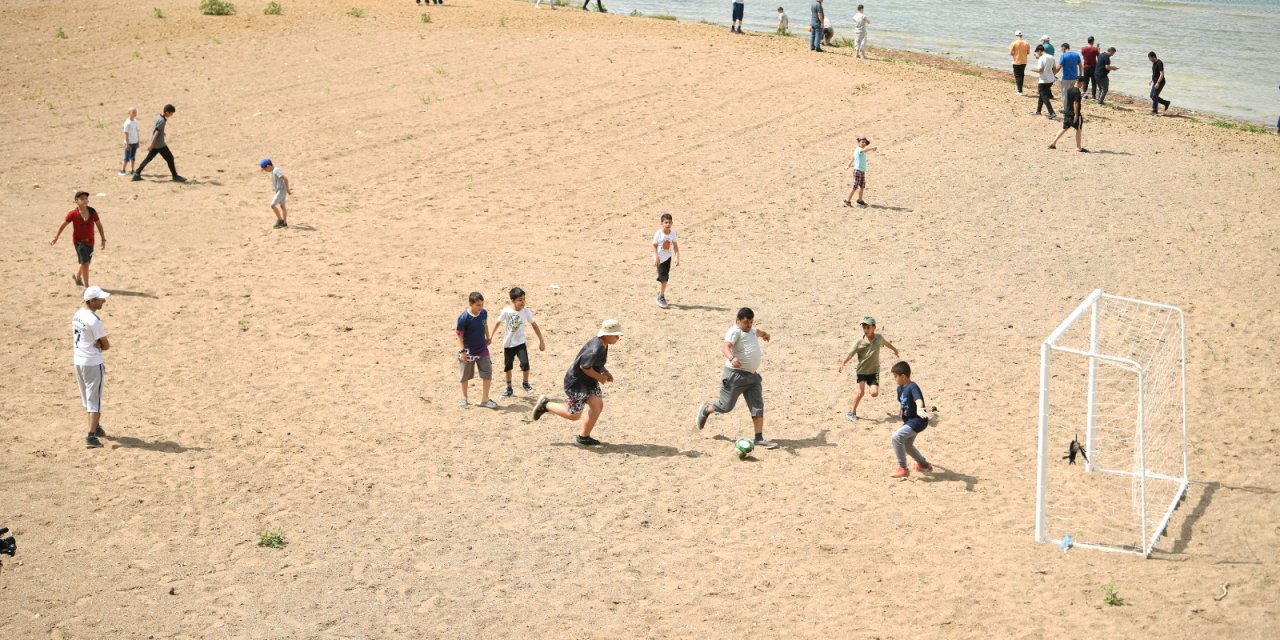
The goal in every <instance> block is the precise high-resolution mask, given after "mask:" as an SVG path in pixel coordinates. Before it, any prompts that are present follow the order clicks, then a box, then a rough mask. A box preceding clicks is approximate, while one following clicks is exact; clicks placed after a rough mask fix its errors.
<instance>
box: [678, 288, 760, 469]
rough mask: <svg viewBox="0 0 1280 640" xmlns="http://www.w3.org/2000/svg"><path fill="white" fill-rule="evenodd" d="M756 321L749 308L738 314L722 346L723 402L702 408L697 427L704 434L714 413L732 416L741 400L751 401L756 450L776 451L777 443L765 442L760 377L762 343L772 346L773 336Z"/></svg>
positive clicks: (706, 403) (705, 403) (742, 309)
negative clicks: (740, 397)
mask: <svg viewBox="0 0 1280 640" xmlns="http://www.w3.org/2000/svg"><path fill="white" fill-rule="evenodd" d="M755 318H756V314H755V312H753V311H752V310H751V309H749V308H747V307H743V308H741V309H739V310H738V319H737V321H736V322H735V323H734V325H733V326H732V327H729V331H728V332H727V333H725V335H724V342H723V343H722V344H721V345H720V352H721V353H722V354H723V355H724V358H725V360H724V372H723V374H722V375H721V378H720V399H719V400H716V401H715V403H710V402H704V403H702V404H701V405H698V418H697V422H696V423H695V424H697V425H698V429H699V430H701V429H702V428H703V427H705V426H706V424H707V418H708V417H709V416H710V415H711V414H712V413H713V412H714V413H729V412H730V411H732V410H733V407H734V405H735V404H737V403H738V396H743V397H744V398H746V399H747V411H749V412H750V413H751V424H752V426H753V427H755V432H756V446H757V447H761V448H764V449H773V448H775V447H777V446H778V445H777V443H774V442H770V441H768V440H765V439H764V386H763V384H762V383H761V380H760V374H759V373H757V371H759V369H760V356H761V354H760V342H759V340H764V341H765V342H768V341H769V333H768V332H767V331H761V330H759V329H757V328H755V326H754V325H755ZM757 337H758V338H759V340H757Z"/></svg>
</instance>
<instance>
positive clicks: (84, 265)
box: [49, 191, 107, 287]
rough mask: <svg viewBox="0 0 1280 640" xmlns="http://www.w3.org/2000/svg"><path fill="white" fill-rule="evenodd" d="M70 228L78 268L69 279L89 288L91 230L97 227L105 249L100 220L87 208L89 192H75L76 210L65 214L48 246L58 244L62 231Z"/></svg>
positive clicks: (96, 214) (91, 246)
mask: <svg viewBox="0 0 1280 640" xmlns="http://www.w3.org/2000/svg"><path fill="white" fill-rule="evenodd" d="M67 225H74V226H72V227H71V243H72V244H74V245H75V247H76V262H78V263H79V265H80V266H79V267H77V268H76V270H75V272H74V273H72V274H71V279H72V280H74V281H75V283H76V284H77V285H79V286H82V287H87V286H89V261H91V260H93V229H94V228H95V227H97V229H98V234H99V235H101V236H102V248H103V249H106V248H107V232H106V231H105V230H104V229H103V228H102V220H100V219H99V218H98V210H97V209H94V208H93V207H91V206H89V192H88V191H77V192H76V208H74V209H72V210H71V211H68V212H67V216H66V218H64V219H63V221H62V226H60V227H58V232H57V233H55V234H53V240H52V241H51V242H49V244H50V245H51V246H52V245H55V244H57V243H58V238H59V237H60V236H61V235H62V230H63V229H66V228H67Z"/></svg>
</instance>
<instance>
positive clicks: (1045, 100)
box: [1031, 45, 1062, 120]
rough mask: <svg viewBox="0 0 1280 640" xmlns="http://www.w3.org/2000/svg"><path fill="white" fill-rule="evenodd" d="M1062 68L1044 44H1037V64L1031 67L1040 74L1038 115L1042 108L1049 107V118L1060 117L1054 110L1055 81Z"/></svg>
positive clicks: (1037, 103)
mask: <svg viewBox="0 0 1280 640" xmlns="http://www.w3.org/2000/svg"><path fill="white" fill-rule="evenodd" d="M1061 68H1062V67H1060V66H1058V61H1057V60H1054V58H1053V56H1052V55H1050V54H1049V53H1047V52H1046V51H1045V48H1044V45H1036V66H1034V67H1032V68H1031V70H1032V71H1034V72H1035V73H1037V74H1039V75H1040V83H1039V85H1038V88H1039V91H1040V98H1039V100H1038V101H1037V102H1036V115H1040V110H1041V108H1043V107H1048V108H1049V116H1048V118H1049V119H1050V120H1053V119H1054V118H1057V117H1058V114H1056V113H1054V111H1053V83H1054V82H1056V81H1057V79H1058V76H1057V73H1058V70H1059V69H1061Z"/></svg>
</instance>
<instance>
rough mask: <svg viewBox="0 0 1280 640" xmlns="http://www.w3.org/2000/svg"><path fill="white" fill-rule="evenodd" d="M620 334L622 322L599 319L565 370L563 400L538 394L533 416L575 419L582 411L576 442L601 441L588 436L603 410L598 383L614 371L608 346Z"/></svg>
mask: <svg viewBox="0 0 1280 640" xmlns="http://www.w3.org/2000/svg"><path fill="white" fill-rule="evenodd" d="M621 338H622V324H621V323H619V322H618V321H617V320H605V321H604V322H602V323H600V330H599V331H597V332H596V337H594V338H592V339H590V340H588V341H587V343H586V344H584V345H582V349H581V350H580V351H578V356H577V357H576V358H574V359H573V364H572V365H570V366H569V371H568V372H567V373H565V374H564V396H565V401H564V402H550V401H549V399H548V398H547V396H542V397H541V398H538V403H537V404H535V405H534V406H533V413H532V414H530V418H531V419H532V420H535V421H536V420H538V419H539V418H541V417H542V416H543V414H546V413H554V414H556V415H558V416H560V417H561V418H564V419H565V420H571V421H573V422H577V421H578V419H579V418H581V417H582V413H583V411H585V412H586V414H587V421H586V422H584V423H583V424H582V433H581V434H579V435H578V437H577V443H578V444H580V445H582V446H584V447H593V446H595V445H598V444H600V441H599V440H596V439H595V438H592V437H591V430H592V429H594V428H595V426H596V421H597V420H599V419H600V413H601V412H602V411H604V396H603V395H602V394H601V392H600V384H601V383H608V382H613V374H612V373H609V368H608V367H606V366H605V363H607V362H608V361H609V346H610V345H612V344H616V343H617V342H618V340H620V339H621Z"/></svg>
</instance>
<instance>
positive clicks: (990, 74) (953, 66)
mask: <svg viewBox="0 0 1280 640" xmlns="http://www.w3.org/2000/svg"><path fill="white" fill-rule="evenodd" d="M520 2H525V3H529V4H532V2H531V0H520ZM566 8H574V9H575V10H576V7H574V6H573V5H572V4H571V5H569V7H566ZM606 8H607V7H606ZM592 13H595V12H594V11H592ZM614 15H618V16H621V17H625V18H646V19H650V20H661V21H664V22H675V23H679V24H682V25H706V26H715V27H720V28H724V27H727V26H728V23H722V22H717V21H714V20H706V19H702V20H696V21H694V20H682V19H680V18H679V17H676V16H672V15H667V14H643V13H638V12H633V13H630V14H627V13H619V14H614ZM793 24H794V23H793ZM804 28H805V29H807V28H808V27H804ZM806 33H807V32H803V31H797V30H796V29H794V28H793V29H791V30H790V32H789V33H788V34H787V35H780V34H778V33H775V32H771V31H753V30H751V29H744V35H747V36H756V37H759V36H763V37H774V38H795V39H798V40H801V41H804V40H805V39H806V37H807V36H806ZM849 39H850V38H848V37H845V36H840V37H837V38H835V42H837V43H838V42H840V41H841V40H849ZM833 48H834V49H835V50H837V51H839V50H843V49H845V48H846V46H845V45H839V44H837V45H834V46H833ZM867 53H868V54H869V55H875V54H877V53H881V54H883V55H885V56H887V58H888V60H887V61H889V62H895V61H898V60H907V61H910V62H909V64H922V65H925V66H929V67H933V68H935V69H941V70H945V71H952V72H955V73H960V74H963V75H970V76H973V75H975V73H976V75H977V76H980V77H983V78H987V79H990V80H1006V81H1007V82H1008V83H1009V84H1010V85H1013V84H1014V81H1013V72H1012V70H1011V69H1005V70H1003V71H1001V70H1000V69H998V68H993V67H988V66H986V65H982V64H979V63H976V62H970V61H967V60H960V59H956V58H952V57H950V56H947V55H944V54H941V53H930V52H926V51H912V50H909V49H895V48H892V47H882V46H874V45H869V46H868V47H867ZM874 59H875V58H873V60H874ZM882 61H884V60H883V59H882ZM1028 77H1030V76H1028ZM1032 79H1034V78H1032ZM1031 85H1032V87H1033V88H1034V85H1035V83H1034V82H1032V83H1031ZM1113 96H1114V97H1115V98H1116V99H1115V100H1114V101H1113V102H1114V103H1115V104H1119V105H1124V106H1125V107H1135V108H1136V107H1146V106H1148V105H1150V101H1149V100H1147V99H1146V98H1142V97H1138V96H1134V95H1131V94H1128V93H1125V92H1123V91H1118V90H1112V91H1109V92H1108V93H1107V97H1108V98H1111V97H1113ZM1026 97H1031V98H1034V97H1035V96H1034V95H1030V94H1029V95H1028V96H1026ZM1061 99H1062V97H1061V96H1060V95H1058V94H1057V93H1055V94H1054V101H1055V102H1059V101H1060V100H1061ZM1056 106H1057V105H1055V108H1056ZM1109 106H1110V105H1104V106H1103V108H1104V109H1105V108H1108V107H1109ZM1086 107H1088V105H1087V104H1086ZM1093 108H1097V103H1094V105H1093ZM1175 111H1176V112H1177V114H1178V115H1183V114H1186V115H1187V117H1189V119H1191V120H1192V121H1194V122H1198V123H1203V124H1209V125H1212V126H1217V127H1220V128H1225V129H1237V130H1240V131H1245V132H1248V133H1256V134H1267V135H1277V131H1276V130H1275V128H1274V127H1273V126H1269V125H1267V124H1258V123H1255V122H1252V121H1249V120H1245V119H1243V118H1240V117H1237V116H1231V115H1226V114H1222V113H1217V112H1213V111H1202V110H1196V109H1191V108H1187V107H1178V108H1177V109H1175ZM1215 123H1226V125H1224V124H1215ZM1227 125H1230V126H1227Z"/></svg>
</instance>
